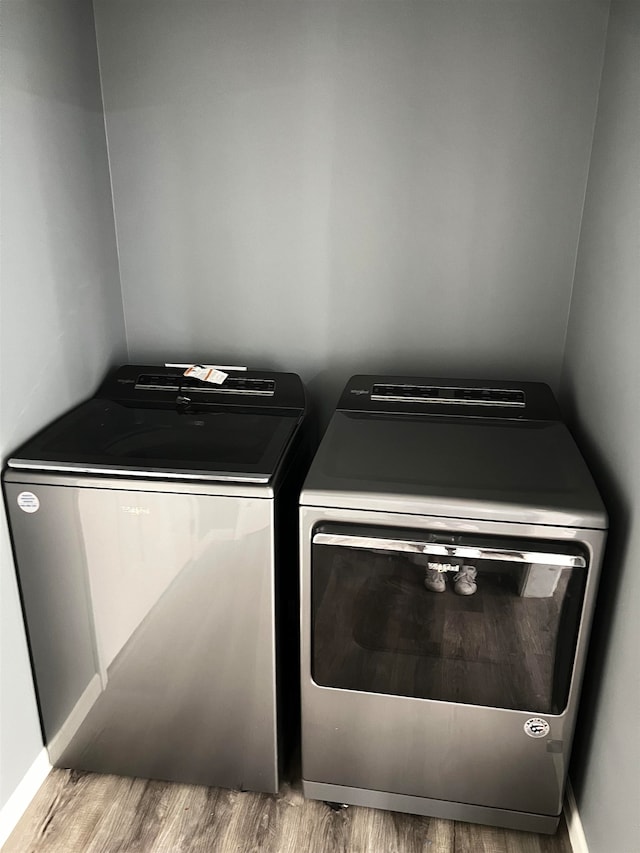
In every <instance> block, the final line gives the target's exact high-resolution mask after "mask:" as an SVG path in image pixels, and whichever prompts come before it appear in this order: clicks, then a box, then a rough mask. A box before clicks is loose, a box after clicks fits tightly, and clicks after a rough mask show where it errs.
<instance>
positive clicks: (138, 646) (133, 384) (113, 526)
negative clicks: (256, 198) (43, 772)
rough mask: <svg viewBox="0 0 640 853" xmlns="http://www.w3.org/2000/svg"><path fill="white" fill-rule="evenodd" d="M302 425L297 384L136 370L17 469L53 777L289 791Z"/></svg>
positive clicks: (66, 421)
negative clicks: (287, 638)
mask: <svg viewBox="0 0 640 853" xmlns="http://www.w3.org/2000/svg"><path fill="white" fill-rule="evenodd" d="M305 412H306V401H305V392H304V389H303V386H302V383H301V381H300V379H299V377H298V376H296V375H295V374H291V373H269V372H264V371H246V372H244V371H243V372H241V371H230V372H229V375H228V377H227V378H226V379H225V380H224V382H223V383H222V384H221V385H211V384H209V383H205V382H202V381H200V380H199V379H192V378H186V377H185V376H183V371H182V370H176V369H174V368H167V367H157V366H136V365H129V366H125V367H122V368H120V369H119V370H117V371H116V372H115V373H113V374H112V375H110V376H109V377H108V378H107V380H106V381H105V382H104V384H103V385H102V387H101V388H100V389H99V391H98V392H97V394H96V396H95V397H94V398H92V399H90V400H88V401H87V402H85V403H82V404H81V405H79V406H77V407H76V408H75V409H74V410H73V411H71V412H69V413H68V414H66V415H64V416H63V417H62V418H60V419H59V420H58V421H56V422H55V423H54V424H52V425H51V426H49V427H48V428H46V429H44V430H43V431H42V432H41V433H40V434H39V435H38V436H36V437H35V438H34V439H32V440H31V441H29V442H27V443H26V444H25V445H24V446H23V447H21V448H20V449H19V450H17V451H16V452H15V453H14V454H13V456H12V458H11V459H10V460H9V463H8V467H7V469H6V470H5V472H4V475H3V481H4V491H5V499H6V504H7V508H8V515H9V519H10V527H11V534H12V539H13V547H14V553H15V562H16V566H17V570H18V579H19V586H20V591H21V596H22V602H23V608H24V613H25V619H26V625H27V632H28V639H29V647H30V651H31V657H32V664H33V669H34V675H35V682H36V689H37V696H38V702H39V708H40V714H41V722H42V728H43V733H44V738H45V742H46V744H47V747H48V750H49V755H50V758H51V761H52V763H53V764H54V765H55V766H59V767H69V768H75V769H83V770H92V771H99V772H106V773H117V774H123V775H132V776H142V777H146V778H153V779H167V780H173V781H180V782H188V783H197V784H204V785H218V786H225V787H232V788H247V789H252V790H257V791H267V792H275V791H277V790H278V780H279V772H280V768H281V760H280V757H279V751H280V752H281V751H282V750H281V747H282V738H281V737H279V736H278V727H279V726H280V727H281V724H282V713H283V702H282V699H283V697H282V696H281V697H280V701H279V697H278V691H279V688H280V687H282V685H281V684H279V682H280V681H281V680H282V678H283V673H284V670H285V668H286V667H283V666H281V665H277V662H278V655H279V654H280V653H281V652H284V653H285V655H286V648H287V644H279V643H278V638H277V631H278V628H279V626H281V625H282V624H283V623H285V622H286V618H287V612H290V611H291V599H290V598H288V597H287V591H290V590H295V588H296V581H297V561H296V546H295V540H296V535H295V531H296V524H297V519H296V515H297V496H298V494H299V488H300V483H301V478H302V477H303V475H304V470H305V469H304V462H305V458H306V453H307V450H306V438H305V434H306V431H305V429H304V423H303V422H304V418H305ZM294 627H295V625H294ZM295 630H296V633H297V627H295ZM280 663H281V660H280V661H279V664H280ZM296 669H297V667H296ZM288 688H291V684H289V685H285V687H284V690H285V691H286V690H287V689H288ZM295 688H296V689H295V690H294V694H295V693H296V691H297V682H296V684H295Z"/></svg>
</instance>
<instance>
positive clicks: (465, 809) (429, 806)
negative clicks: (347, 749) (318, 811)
mask: <svg viewBox="0 0 640 853" xmlns="http://www.w3.org/2000/svg"><path fill="white" fill-rule="evenodd" d="M302 791H303V794H304V796H305V797H308V798H309V799H312V800H324V801H325V802H329V803H344V804H349V805H354V806H366V807H367V808H373V809H387V810H389V811H394V812H406V813H408V814H418V815H427V816H429V817H437V818H444V819H445V820H462V821H467V822H469V823H483V824H488V825H491V826H500V827H503V828H505V829H517V830H521V831H524V832H540V833H546V834H548V835H552V834H553V833H554V832H555V831H556V830H557V828H558V823H559V821H560V815H540V814H531V813H528V812H518V811H510V810H508V809H496V808H487V807H485V806H474V805H469V804H468V803H452V802H449V801H447V800H434V799H429V798H428V797H412V796H409V795H408V794H393V793H390V792H389V791H371V790H367V789H365V788H351V787H348V786H345V785H331V784H327V783H325V782H310V781H307V780H305V779H303V780H302Z"/></svg>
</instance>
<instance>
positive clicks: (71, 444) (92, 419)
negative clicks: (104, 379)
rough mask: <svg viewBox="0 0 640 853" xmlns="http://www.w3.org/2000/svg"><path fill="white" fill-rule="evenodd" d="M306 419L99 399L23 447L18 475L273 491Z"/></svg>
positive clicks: (15, 463) (15, 462)
mask: <svg viewBox="0 0 640 853" xmlns="http://www.w3.org/2000/svg"><path fill="white" fill-rule="evenodd" d="M300 419H301V413H300V412H293V411H281V412H279V413H277V414H276V413H274V412H273V411H272V412H269V413H265V412H260V411H259V410H258V411H251V412H248V411H236V410H231V411H225V410H210V411H209V410H207V411H202V412H198V413H195V414H193V413H185V414H183V413H180V412H177V411H175V410H174V409H153V408H134V407H129V406H124V405H121V404H120V403H115V402H110V401H105V400H100V399H92V400H89V401H88V402H86V403H83V404H81V405H80V406H78V407H77V408H75V409H73V410H72V411H71V412H69V413H68V414H66V415H64V416H63V417H62V418H60V419H59V420H57V421H56V422H55V423H54V424H52V425H51V426H49V427H47V428H46V429H44V430H43V431H42V432H41V433H39V434H38V435H37V436H36V437H35V438H33V439H32V440H31V441H29V442H27V443H26V444H24V445H23V446H22V447H21V448H20V449H19V450H18V451H17V452H16V453H15V454H14V456H13V457H12V458H11V459H9V463H8V464H9V466H10V467H11V468H22V469H24V468H30V469H36V470H55V471H78V472H85V473H95V474H116V475H122V476H127V477H131V476H140V477H158V478H173V479H198V480H230V481H243V482H250V483H267V482H269V480H270V479H271V477H272V476H273V474H274V473H275V471H276V468H277V466H278V463H279V461H280V459H281V457H282V455H283V453H284V450H285V448H286V447H287V444H288V442H289V441H290V439H291V437H292V435H293V433H294V432H295V429H296V427H297V425H298V423H299V421H300Z"/></svg>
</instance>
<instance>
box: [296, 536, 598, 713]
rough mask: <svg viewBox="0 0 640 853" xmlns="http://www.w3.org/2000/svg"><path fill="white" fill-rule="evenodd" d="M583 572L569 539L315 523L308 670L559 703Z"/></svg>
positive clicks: (341, 679) (366, 687)
mask: <svg viewBox="0 0 640 853" xmlns="http://www.w3.org/2000/svg"><path fill="white" fill-rule="evenodd" d="M587 571H588V553H587V552H586V550H585V549H583V548H581V547H580V546H579V545H576V544H573V543H571V544H568V543H564V542H563V543H558V542H549V541H534V540H515V539H506V538H498V537H488V536H487V537H485V536H476V535H474V536H473V537H471V536H469V535H467V534H462V535H461V534H457V533H451V535H448V534H446V533H443V532H441V531H438V532H437V533H434V532H431V531H424V530H423V531H416V530H398V529H392V530H391V529H384V528H365V527H359V528H355V527H352V526H348V527H347V526H340V525H320V526H318V527H316V529H315V530H314V533H313V542H312V561H311V611H312V620H311V632H312V637H311V640H312V642H311V674H312V677H313V679H314V681H315V682H316V683H317V684H319V685H322V686H326V687H336V688H342V689H346V690H359V691H366V692H371V693H386V694H393V695H398V696H411V697H417V698H423V699H436V700H440V701H445V702H458V703H465V704H471V705H484V706H489V707H496V708H510V709H515V710H523V711H532V712H536V713H541V714H542V713H545V714H559V713H562V711H563V710H564V708H565V707H566V704H567V700H568V695H569V688H570V684H571V675H572V672H573V661H574V656H575V649H576V643H577V638H578V630H579V626H580V616H581V612H582V602H583V598H584V589H585V584H586V576H587Z"/></svg>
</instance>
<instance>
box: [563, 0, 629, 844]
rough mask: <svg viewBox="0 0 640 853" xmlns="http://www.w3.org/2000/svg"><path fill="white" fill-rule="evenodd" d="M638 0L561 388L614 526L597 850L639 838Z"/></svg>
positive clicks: (598, 744) (585, 734)
mask: <svg viewBox="0 0 640 853" xmlns="http://www.w3.org/2000/svg"><path fill="white" fill-rule="evenodd" d="M639 320H640V4H639V3H638V2H637V0H627V2H619V0H613V3H612V6H611V18H610V23H609V31H608V38H607V48H606V59H605V66H604V73H603V79H602V88H601V92H600V102H599V108H598V121H597V125H596V131H595V137H594V144H593V154H592V158H591V169H590V174H589V183H588V191H587V198H586V205H585V211H584V219H583V225H582V232H581V236H580V249H579V254H578V263H577V268H576V278H575V285H574V293H573V300H572V303H571V317H570V322H569V329H568V336H567V348H566V361H565V365H564V382H563V390H564V394H563V396H564V397H565V402H566V406H567V410H568V411H569V412H570V413H571V417H572V420H573V423H574V429H575V431H576V432H577V434H578V435H579V437H580V440H581V444H582V446H583V448H584V450H585V453H586V455H587V458H588V460H589V462H590V463H591V466H592V468H593V470H594V472H595V474H596V476H597V480H598V483H599V485H600V487H601V489H602V492H603V497H604V498H605V501H606V503H607V506H608V509H609V512H610V515H611V530H610V539H609V547H608V551H607V558H606V563H605V566H604V573H603V580H602V584H601V589H600V595H599V599H598V606H597V611H596V623H595V628H594V632H593V635H592V643H591V651H590V657H589V663H588V666H587V678H586V683H585V690H584V694H583V700H582V705H581V711H580V720H579V728H578V734H577V739H576V746H575V750H574V756H575V758H574V761H573V765H572V768H571V777H572V780H573V785H574V788H575V791H576V796H577V801H578V806H579V811H580V815H581V817H582V821H583V824H584V828H585V831H586V835H587V840H588V843H589V850H590V853H613V851H616V853H617V851H620V853H627V851H629V853H631V851H636V850H640V819H639V817H638V806H639V805H640V800H639V799H638V792H639V787H638V786H639V776H638V769H639V768H640V737H639V735H638V724H639V723H640V710H639V709H640V666H639V663H638V657H639V656H638V648H639V647H640V618H639V616H638V605H639V603H640V557H639V555H640V520H639V518H638V506H640V441H639V440H638V424H639V423H640V393H639V389H640V336H639V335H638V321H639Z"/></svg>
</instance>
